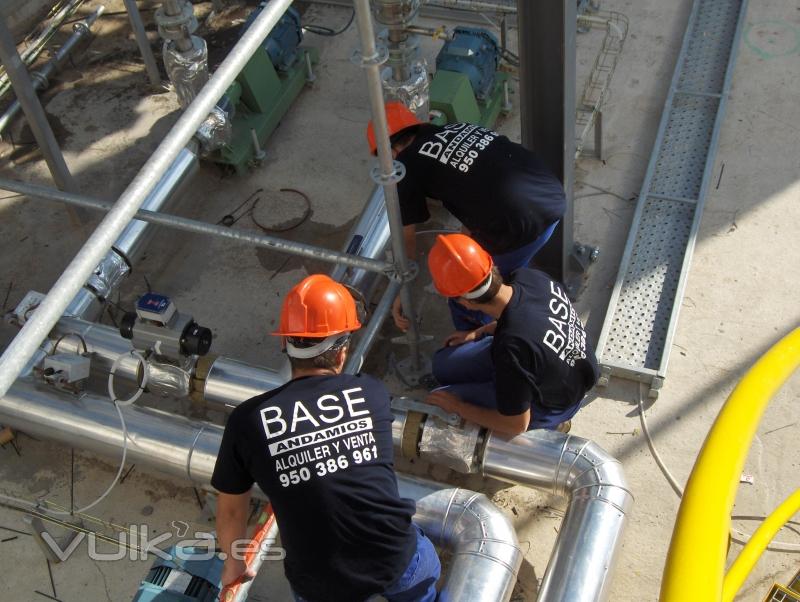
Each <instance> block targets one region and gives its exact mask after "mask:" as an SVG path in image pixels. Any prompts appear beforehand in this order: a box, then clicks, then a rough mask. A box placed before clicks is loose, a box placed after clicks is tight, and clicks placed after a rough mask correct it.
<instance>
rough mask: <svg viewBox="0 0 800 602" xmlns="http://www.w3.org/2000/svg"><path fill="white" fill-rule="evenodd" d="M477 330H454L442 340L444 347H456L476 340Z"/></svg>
mask: <svg viewBox="0 0 800 602" xmlns="http://www.w3.org/2000/svg"><path fill="white" fill-rule="evenodd" d="M478 330H480V329H475V330H456V331H455V332H454V333H453V334H451V335H450V336H448V337H447V338H446V339H445V340H444V346H445V347H458V346H459V345H463V344H464V343H469V342H470V341H477V340H478Z"/></svg>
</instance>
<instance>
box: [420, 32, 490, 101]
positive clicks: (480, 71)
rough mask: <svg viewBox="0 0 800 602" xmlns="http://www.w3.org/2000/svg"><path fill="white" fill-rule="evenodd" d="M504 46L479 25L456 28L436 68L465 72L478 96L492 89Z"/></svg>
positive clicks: (487, 93) (483, 95) (481, 96)
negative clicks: (501, 49) (501, 48)
mask: <svg viewBox="0 0 800 602" xmlns="http://www.w3.org/2000/svg"><path fill="white" fill-rule="evenodd" d="M499 62H500V46H499V44H498V43H497V38H495V37H494V35H492V33H491V32H489V31H487V30H485V29H481V28H478V27H456V28H455V30H454V31H453V39H452V40H449V41H448V42H446V43H445V45H444V46H443V47H442V49H441V50H440V51H439V55H438V56H437V57H436V69H437V71H438V70H445V71H455V72H457V73H463V74H464V75H466V76H467V77H468V78H469V81H470V84H471V85H472V91H473V92H474V94H475V97H476V98H478V99H481V100H483V99H485V98H486V97H487V96H488V95H489V94H490V93H491V91H492V88H493V86H494V82H495V73H496V71H497V65H498V63H499Z"/></svg>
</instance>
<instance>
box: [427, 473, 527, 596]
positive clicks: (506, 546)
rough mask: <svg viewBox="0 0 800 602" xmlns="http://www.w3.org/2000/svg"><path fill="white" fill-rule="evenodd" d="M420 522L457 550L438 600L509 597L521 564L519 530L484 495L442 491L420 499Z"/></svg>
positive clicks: (438, 540)
mask: <svg viewBox="0 0 800 602" xmlns="http://www.w3.org/2000/svg"><path fill="white" fill-rule="evenodd" d="M415 520H416V521H417V522H418V523H419V524H420V525H421V526H422V527H423V529H425V530H426V532H427V533H428V535H429V537H430V538H431V539H432V541H433V542H434V543H435V544H437V545H439V546H442V547H446V548H448V549H449V550H450V551H451V552H452V557H453V561H452V564H451V567H450V574H449V577H448V579H447V581H446V583H445V585H444V587H443V589H442V591H441V593H440V595H439V600H441V601H443V602H444V601H447V600H458V601H465V600H475V601H476V602H477V601H479V600H508V599H509V597H510V596H511V592H512V591H513V588H514V584H515V583H516V580H517V573H518V571H519V567H520V564H521V563H522V556H523V554H522V550H521V549H520V547H519V542H518V540H517V534H516V532H515V531H514V527H513V526H512V525H511V522H510V521H509V520H508V518H506V516H505V515H504V514H503V513H502V512H501V511H500V510H499V509H498V508H497V507H496V506H495V505H494V504H492V502H491V501H489V499H488V498H487V497H486V496H485V495H483V494H482V493H475V492H472V491H466V490H463V489H443V490H441V491H437V492H435V493H432V494H430V495H427V496H425V497H424V498H422V499H420V500H419V501H418V502H417V515H416V517H415Z"/></svg>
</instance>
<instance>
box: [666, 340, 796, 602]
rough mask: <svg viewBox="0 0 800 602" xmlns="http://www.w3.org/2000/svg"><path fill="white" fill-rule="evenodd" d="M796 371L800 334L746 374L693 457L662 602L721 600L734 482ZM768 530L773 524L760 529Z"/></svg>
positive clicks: (667, 568) (762, 359)
mask: <svg viewBox="0 0 800 602" xmlns="http://www.w3.org/2000/svg"><path fill="white" fill-rule="evenodd" d="M798 366H800V328H796V329H795V330H793V331H792V332H791V333H789V334H788V335H786V336H785V337H784V338H783V339H781V340H780V341H778V342H777V343H776V344H775V345H774V346H773V347H772V348H771V349H770V350H769V351H767V352H766V353H765V354H764V355H763V356H762V357H761V358H760V359H759V360H758V361H757V362H756V363H755V364H754V365H753V367H752V368H750V370H749V371H748V372H747V374H745V375H744V378H742V380H741V381H739V384H738V385H737V386H736V388H735V389H734V390H733V392H732V393H731V394H730V396H729V397H728V400H727V401H726V402H725V405H724V406H723V407H722V409H721V410H720V412H719V415H718V416H717V419H716V420H715V421H714V424H713V425H712V427H711V430H710V431H709V433H708V436H707V437H706V440H705V443H704V444H703V448H702V450H701V451H700V454H699V455H698V456H697V461H696V462H695V465H694V468H693V469H692V474H691V475H690V476H689V482H688V483H687V484H686V490H685V492H684V495H683V500H682V502H681V506H680V509H679V510H678V517H677V519H676V520H675V529H674V531H673V534H672V542H671V543H670V547H669V553H668V555H667V563H666V567H665V569H664V579H663V581H662V583H661V596H660V600H661V602H694V601H696V602H711V601H714V600H723V599H726V598H723V575H724V571H725V560H726V556H727V544H728V536H729V533H730V527H731V518H730V517H731V510H732V509H733V503H734V500H735V498H736V488H737V485H738V483H739V476H740V475H741V472H742V468H743V467H744V462H745V459H746V458H747V454H748V451H749V448H750V443H751V441H752V440H753V437H754V436H755V434H756V428H757V427H758V423H759V421H760V419H761V416H762V415H763V413H764V411H765V410H766V407H767V404H768V403H769V401H770V400H771V399H772V397H773V396H774V395H775V393H776V392H777V391H778V389H780V387H781V386H782V385H783V383H784V382H785V381H786V380H787V379H788V378H789V377H790V376H791V375H792V373H793V372H794V371H795V370H796V369H797V368H798ZM791 499H792V498H790V500H791ZM785 503H790V502H789V501H787V502H785ZM781 508H782V509H783V508H784V506H783V505H782V506H781ZM768 520H770V519H768ZM770 525H772V520H770V523H769V525H764V526H762V528H770ZM754 545H757V544H754ZM748 554H749V552H748ZM743 562H744V561H743ZM742 566H743V567H744V566H745V565H742ZM750 566H751V567H752V564H751V565H750ZM738 575H739V569H737V572H736V573H734V574H733V575H732V576H731V577H730V579H731V580H730V581H729V582H728V583H729V586H730V585H732V584H733V583H734V581H733V579H737V580H738V579H739V577H738ZM728 599H729V598H728Z"/></svg>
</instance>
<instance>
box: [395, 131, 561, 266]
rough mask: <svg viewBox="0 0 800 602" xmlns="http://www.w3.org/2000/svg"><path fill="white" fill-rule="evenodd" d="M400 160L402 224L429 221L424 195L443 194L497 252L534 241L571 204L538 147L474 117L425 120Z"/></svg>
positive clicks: (451, 207) (477, 237)
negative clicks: (478, 122) (467, 120)
mask: <svg viewBox="0 0 800 602" xmlns="http://www.w3.org/2000/svg"><path fill="white" fill-rule="evenodd" d="M397 160H398V161H400V162H402V163H403V164H404V165H405V166H406V176H405V178H403V179H402V180H400V182H399V183H398V184H397V191H398V195H399V197H400V210H401V213H402V217H403V225H409V224H419V223H422V222H424V221H426V220H427V219H428V218H429V217H430V214H429V213H428V207H427V203H426V200H425V198H426V197H430V198H433V199H438V200H440V201H442V203H443V204H444V206H445V208H447V210H448V211H450V213H452V214H453V215H455V216H456V217H457V218H458V219H459V220H460V221H461V223H463V224H464V225H465V226H466V227H467V228H469V230H470V232H471V233H472V236H473V237H474V238H475V240H477V241H478V242H479V243H480V244H481V245H482V246H483V247H484V248H485V249H486V250H487V251H489V253H491V254H492V255H496V254H499V253H506V252H508V251H513V250H515V249H519V248H520V247H522V246H524V245H526V244H528V243H530V242H533V241H534V240H535V239H536V238H538V237H539V235H540V234H542V232H544V231H545V230H546V229H547V228H548V227H549V226H550V225H551V224H552V223H553V222H555V221H556V220H558V219H561V217H562V216H563V215H564V211H565V210H566V200H565V196H564V189H563V187H562V186H561V182H559V181H558V179H557V178H556V177H555V176H554V175H553V174H552V173H551V172H550V170H548V169H547V167H545V165H544V164H543V163H542V161H541V160H540V159H539V158H538V157H537V156H536V155H535V154H534V153H532V152H531V151H529V150H527V149H526V148H524V147H523V146H521V145H520V144H516V143H514V142H511V140H509V139H508V138H506V137H505V136H501V135H500V134H498V133H497V132H493V131H491V130H487V129H486V128H482V127H480V126H476V125H473V124H470V123H453V124H450V125H446V126H443V127H441V126H435V125H431V124H424V125H422V126H419V128H418V129H417V132H416V137H415V138H414V141H413V142H412V143H411V144H410V145H409V146H408V147H406V148H405V149H403V151H402V152H401V153H400V154H399V155H398V157H397Z"/></svg>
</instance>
